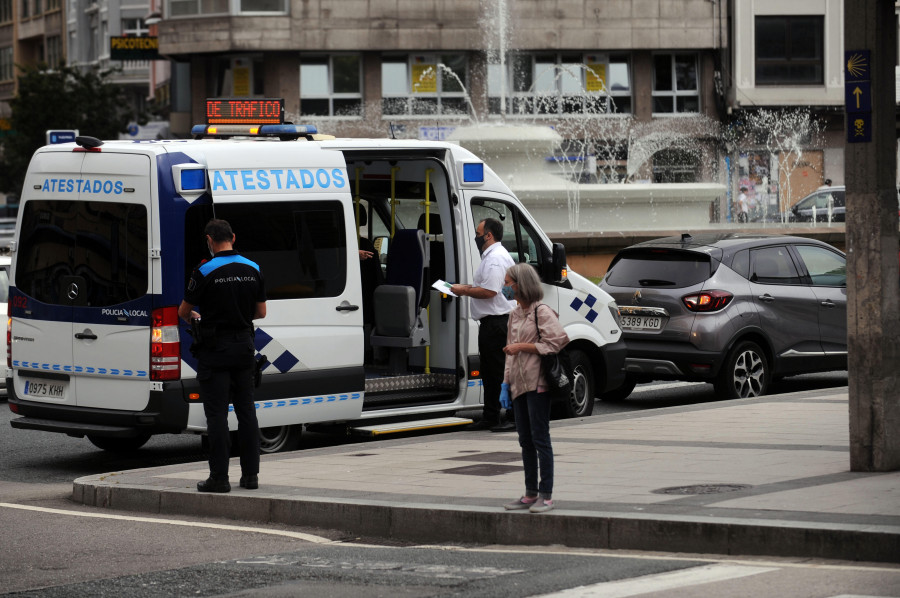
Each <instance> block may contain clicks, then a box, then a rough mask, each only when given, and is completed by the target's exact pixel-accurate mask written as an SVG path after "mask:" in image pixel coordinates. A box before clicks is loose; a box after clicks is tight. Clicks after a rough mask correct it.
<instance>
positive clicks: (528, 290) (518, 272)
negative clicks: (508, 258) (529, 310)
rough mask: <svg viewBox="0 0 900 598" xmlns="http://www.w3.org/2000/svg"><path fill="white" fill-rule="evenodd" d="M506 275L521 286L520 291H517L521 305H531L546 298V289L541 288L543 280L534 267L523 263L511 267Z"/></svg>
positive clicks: (517, 297)
mask: <svg viewBox="0 0 900 598" xmlns="http://www.w3.org/2000/svg"><path fill="white" fill-rule="evenodd" d="M506 273H507V274H508V275H509V279H510V280H511V281H513V282H514V283H516V284H517V285H518V286H519V290H517V291H516V299H518V300H519V301H520V302H521V303H524V304H526V305H531V304H533V303H537V302H538V301H540V300H541V299H543V298H544V288H543V287H542V286H541V279H540V277H539V276H538V273H537V270H535V269H534V266H532V265H530V264H526V263H525V262H522V263H521V264H516V265H515V266H510V267H509V269H508V270H507V271H506Z"/></svg>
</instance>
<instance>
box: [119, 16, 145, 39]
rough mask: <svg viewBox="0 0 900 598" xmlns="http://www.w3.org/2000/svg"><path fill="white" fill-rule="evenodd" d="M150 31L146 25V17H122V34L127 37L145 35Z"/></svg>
mask: <svg viewBox="0 0 900 598" xmlns="http://www.w3.org/2000/svg"><path fill="white" fill-rule="evenodd" d="M148 33H150V29H149V27H147V26H146V25H144V19H122V35H124V36H126V37H144V36H145V35H147V34H148Z"/></svg>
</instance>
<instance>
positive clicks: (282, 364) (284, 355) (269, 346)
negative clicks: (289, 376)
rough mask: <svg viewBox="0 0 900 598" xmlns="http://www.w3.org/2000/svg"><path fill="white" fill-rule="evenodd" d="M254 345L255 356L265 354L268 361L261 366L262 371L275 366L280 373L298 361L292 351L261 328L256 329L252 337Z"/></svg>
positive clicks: (286, 370) (288, 369)
mask: <svg viewBox="0 0 900 598" xmlns="http://www.w3.org/2000/svg"><path fill="white" fill-rule="evenodd" d="M253 344H254V345H255V346H256V357H257V358H259V356H260V355H265V356H266V358H267V359H268V361H267V362H266V364H265V365H264V366H263V371H266V370H268V369H269V368H273V367H274V368H275V369H276V370H278V371H279V372H281V373H282V374H283V373H285V372H288V371H290V370H291V368H293V367H294V366H295V365H297V364H298V363H300V360H299V359H297V358H296V357H295V356H294V354H293V353H291V352H290V351H288V350H287V349H285V348H284V345H282V344H281V343H279V342H278V341H276V340H275V339H274V338H272V337H271V336H269V335H268V334H266V331H265V330H263V329H262V328H257V329H256V336H255V337H254V339H253Z"/></svg>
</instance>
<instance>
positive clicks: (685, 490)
mask: <svg viewBox="0 0 900 598" xmlns="http://www.w3.org/2000/svg"><path fill="white" fill-rule="evenodd" d="M752 487H753V486H751V485H750V484H694V485H693V486H672V487H671V488H660V489H659V490H653V491H652V492H653V494H682V495H688V494H721V493H723V492H737V491H738V490H746V489H748V488H752Z"/></svg>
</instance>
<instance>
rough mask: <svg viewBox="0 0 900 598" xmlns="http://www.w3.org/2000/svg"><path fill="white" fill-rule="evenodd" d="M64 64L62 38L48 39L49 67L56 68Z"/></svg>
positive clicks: (50, 37)
mask: <svg viewBox="0 0 900 598" xmlns="http://www.w3.org/2000/svg"><path fill="white" fill-rule="evenodd" d="M61 64H62V37H60V36H58V35H51V36H48V37H47V66H49V67H50V68H56V67H58V66H60V65H61Z"/></svg>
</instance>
